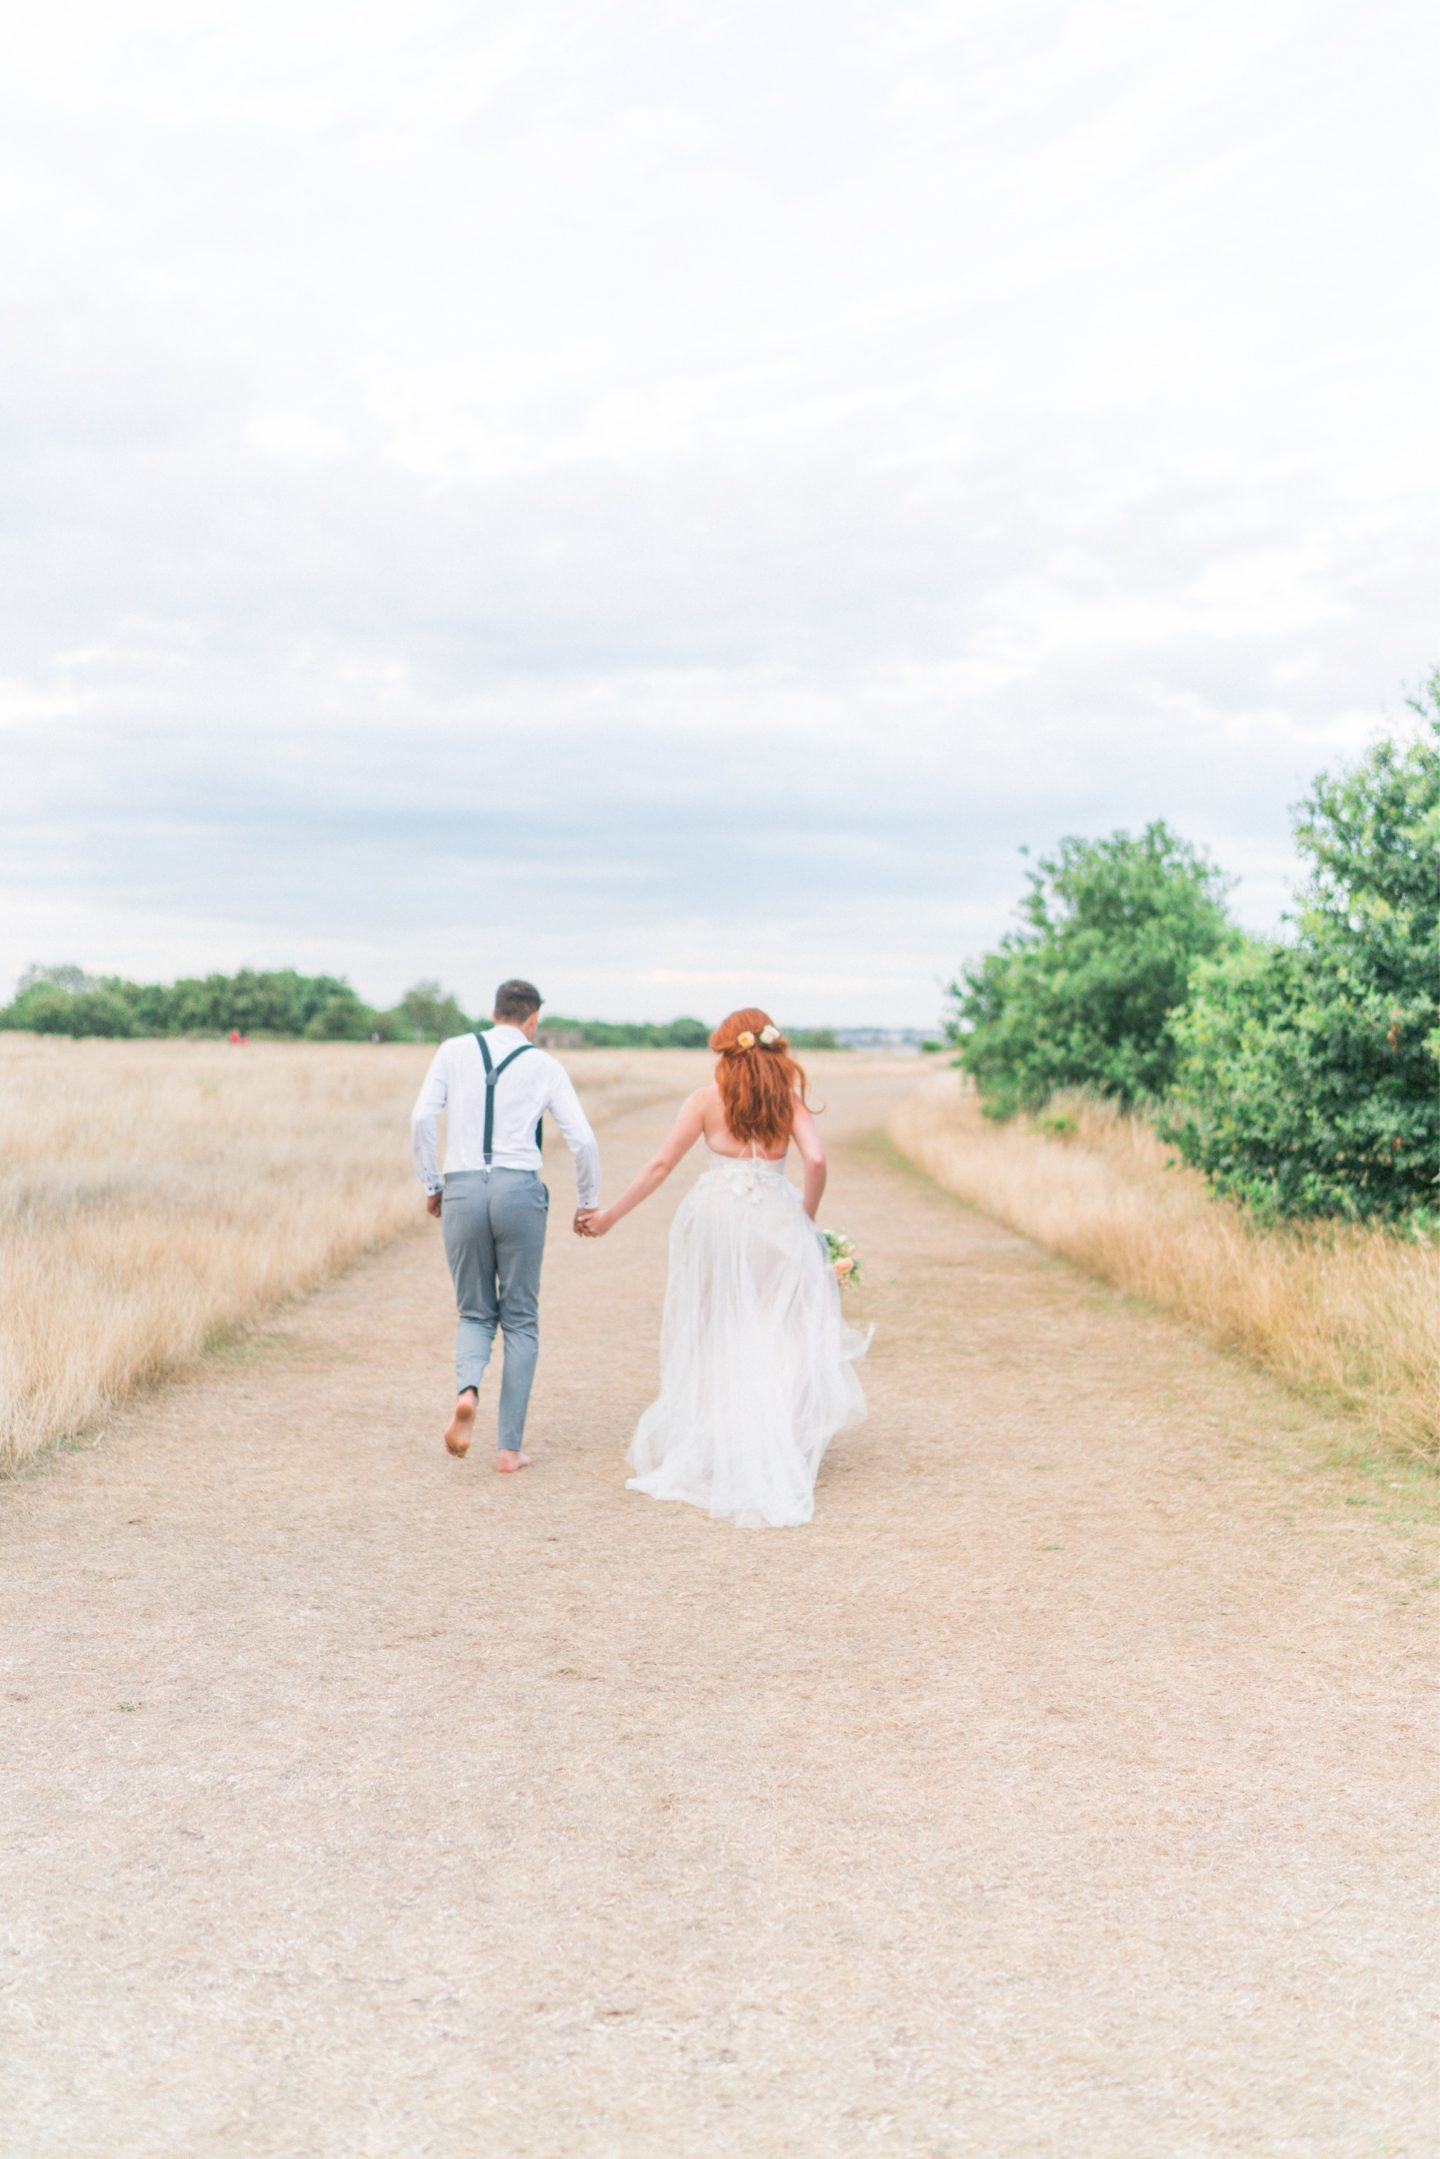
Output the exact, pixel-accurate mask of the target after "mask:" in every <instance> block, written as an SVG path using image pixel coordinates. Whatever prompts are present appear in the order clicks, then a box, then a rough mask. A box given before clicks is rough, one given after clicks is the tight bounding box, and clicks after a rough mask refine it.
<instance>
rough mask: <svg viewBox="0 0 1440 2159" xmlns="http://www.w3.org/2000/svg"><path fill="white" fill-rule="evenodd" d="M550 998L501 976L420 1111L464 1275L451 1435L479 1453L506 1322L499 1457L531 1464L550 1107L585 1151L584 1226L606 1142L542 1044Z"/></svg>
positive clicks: (425, 1172) (451, 1243) (458, 1295)
mask: <svg viewBox="0 0 1440 2159" xmlns="http://www.w3.org/2000/svg"><path fill="white" fill-rule="evenodd" d="M541 1001H542V1000H541V996H540V992H539V990H537V989H536V987H535V985H534V983H533V982H521V981H519V980H511V981H509V982H502V983H501V985H500V987H499V989H498V990H497V991H496V992H495V1025H494V1026H493V1028H489V1029H487V1030H486V1031H485V1032H484V1033H483V1034H481V1033H478V1032H477V1033H475V1034H467V1035H452V1036H451V1038H450V1040H449V1041H448V1042H442V1043H441V1045H440V1047H439V1049H438V1050H437V1051H436V1052H435V1056H434V1058H433V1060H432V1062H431V1065H430V1070H429V1071H428V1072H427V1073H426V1075H425V1084H424V1086H423V1087H422V1088H421V1089H420V1093H419V1095H418V1097H417V1099H416V1103H415V1107H414V1110H413V1111H412V1112H411V1116H410V1139H411V1146H412V1149H413V1152H414V1156H415V1168H416V1171H417V1172H418V1174H419V1177H420V1180H421V1182H422V1183H423V1185H424V1187H425V1194H426V1198H425V1208H426V1212H427V1213H429V1214H433V1215H438V1216H439V1217H440V1223H441V1228H442V1230H443V1232H444V1237H445V1257H446V1258H447V1259H448V1260H449V1262H450V1274H451V1278H452V1279H453V1281H454V1284H455V1305H456V1309H457V1311H458V1313H459V1325H458V1328H457V1330H456V1336H455V1389H456V1402H455V1409H454V1413H453V1415H452V1416H451V1419H450V1422H449V1424H448V1425H447V1426H446V1428H445V1444H446V1446H447V1447H448V1448H449V1450H450V1452H451V1453H452V1454H454V1455H462V1456H463V1455H466V1454H468V1453H469V1451H470V1437H471V1431H470V1428H471V1426H472V1425H473V1424H474V1422H475V1411H476V1407H477V1404H478V1400H479V1393H480V1382H481V1380H482V1379H483V1378H484V1377H485V1370H486V1367H487V1365H488V1364H489V1362H490V1352H491V1350H492V1349H493V1348H494V1346H495V1330H496V1328H497V1327H498V1328H499V1330H500V1332H501V1333H502V1334H503V1335H504V1337H505V1372H504V1377H503V1379H502V1380H501V1383H500V1450H499V1453H498V1454H497V1456H496V1459H495V1466H496V1468H497V1469H502V1470H516V1469H527V1468H528V1467H529V1464H530V1457H529V1455H528V1454H525V1453H524V1452H523V1451H522V1449H521V1441H522V1439H523V1438H524V1434H525V1412H526V1410H527V1408H528V1407H529V1404H530V1386H531V1382H532V1381H533V1379H534V1377H535V1360H536V1357H537V1356H538V1354H539V1349H540V1325H539V1316H540V1262H541V1259H542V1258H543V1257H544V1252H545V1222H546V1217H547V1214H548V1212H549V1207H550V1194H549V1192H548V1190H547V1189H546V1187H545V1186H544V1185H543V1184H542V1183H541V1181H540V1134H541V1126H542V1121H543V1119H544V1117H545V1115H546V1112H547V1111H548V1112H549V1114H550V1115H551V1116H552V1117H553V1118H554V1119H555V1122H556V1124H558V1125H559V1127H560V1130H561V1132H562V1133H563V1134H564V1136H565V1138H566V1140H567V1141H568V1143H569V1147H570V1152H571V1153H572V1154H573V1155H574V1157H575V1182H576V1185H577V1187H578V1189H579V1200H580V1204H579V1207H578V1208H577V1210H576V1216H575V1226H576V1228H577V1229H578V1228H580V1227H581V1221H582V1217H583V1216H585V1215H587V1214H588V1213H589V1212H590V1211H591V1210H592V1209H593V1208H594V1205H595V1201H596V1199H597V1197H598V1195H599V1190H600V1150H599V1149H598V1148H597V1146H596V1145H595V1135H594V1133H593V1132H592V1131H591V1129H590V1127H589V1125H588V1123H587V1122H586V1119H585V1112H584V1111H583V1110H582V1109H581V1107H580V1103H579V1099H578V1097H577V1096H576V1093H575V1089H574V1088H573V1087H572V1086H571V1084H570V1080H569V1077H568V1076H567V1074H566V1072H565V1070H564V1068H563V1066H561V1065H558V1064H557V1063H556V1062H555V1059H554V1058H553V1057H551V1056H548V1055H547V1054H546V1052H545V1051H544V1050H542V1049H537V1048H536V1047H535V1029H536V1027H537V1026H538V1024H539V1020H540V1005H541ZM442 1109H443V1110H445V1111H446V1112H447V1123H446V1132H445V1174H444V1176H443V1177H441V1175H440V1174H439V1171H438V1169H437V1167H436V1153H435V1125H436V1120H437V1118H438V1117H439V1115H440V1112H441V1110H442Z"/></svg>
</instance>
